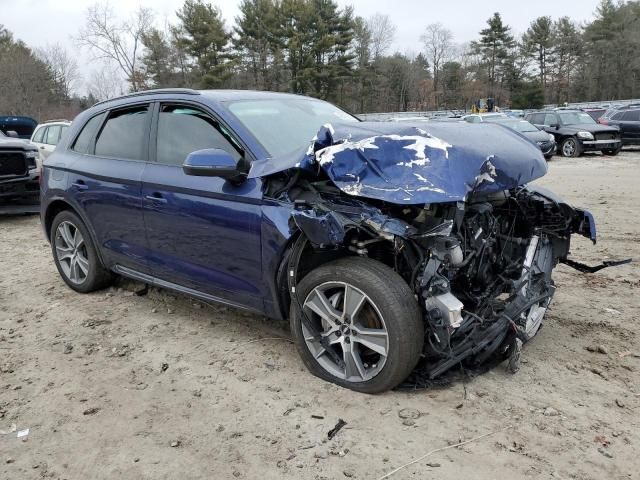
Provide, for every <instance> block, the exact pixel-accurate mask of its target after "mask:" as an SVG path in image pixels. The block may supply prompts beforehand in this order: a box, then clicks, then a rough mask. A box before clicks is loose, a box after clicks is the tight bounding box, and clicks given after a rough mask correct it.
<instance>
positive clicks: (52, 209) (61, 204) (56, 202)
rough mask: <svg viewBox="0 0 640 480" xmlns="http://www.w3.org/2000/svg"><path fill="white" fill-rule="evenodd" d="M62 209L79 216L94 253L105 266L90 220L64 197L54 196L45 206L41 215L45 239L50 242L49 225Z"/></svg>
mask: <svg viewBox="0 0 640 480" xmlns="http://www.w3.org/2000/svg"><path fill="white" fill-rule="evenodd" d="M64 211H70V212H72V213H74V214H75V215H77V216H78V217H80V220H82V222H83V223H84V225H85V227H86V228H87V231H88V232H89V235H90V236H91V241H92V242H93V244H94V245H95V246H96V248H95V250H96V255H97V256H98V259H99V260H100V263H101V264H102V266H105V263H104V259H103V258H102V251H101V250H100V248H99V244H98V242H97V240H96V236H95V233H94V231H93V228H92V225H91V222H89V221H88V219H87V218H86V216H85V215H84V214H83V213H82V212H81V211H80V209H79V208H76V207H75V206H74V205H72V204H71V203H70V202H69V201H67V200H66V199H64V198H55V199H53V200H52V201H51V202H50V203H49V204H48V205H47V207H46V210H45V212H44V215H43V217H42V222H43V227H44V231H45V235H46V236H47V241H49V242H51V226H52V225H53V220H54V219H55V218H56V216H57V215H58V214H60V213H61V212H64Z"/></svg>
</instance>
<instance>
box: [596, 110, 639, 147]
mask: <svg viewBox="0 0 640 480" xmlns="http://www.w3.org/2000/svg"><path fill="white" fill-rule="evenodd" d="M599 123H600V124H601V125H609V126H612V127H617V128H618V129H619V130H620V135H621V138H622V145H640V108H636V109H634V110H619V111H617V112H615V113H614V114H613V115H611V116H610V117H609V118H608V119H603V120H601V121H600V122H599Z"/></svg>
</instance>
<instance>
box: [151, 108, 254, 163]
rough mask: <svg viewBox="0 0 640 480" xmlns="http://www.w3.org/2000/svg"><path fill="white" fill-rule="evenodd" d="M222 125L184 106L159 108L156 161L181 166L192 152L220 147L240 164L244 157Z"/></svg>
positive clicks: (194, 109) (200, 112) (202, 113)
mask: <svg viewBox="0 0 640 480" xmlns="http://www.w3.org/2000/svg"><path fill="white" fill-rule="evenodd" d="M225 134H226V132H225V130H224V129H223V128H222V127H221V126H220V125H219V123H218V122H217V121H216V120H214V119H213V118H211V117H210V116H209V115H207V114H206V113H204V112H203V111H201V110H198V109H196V108H193V107H191V106H185V105H169V104H163V105H161V106H160V112H159V116H158V135H157V141H156V147H157V150H156V160H157V161H158V163H162V164H165V165H177V166H180V165H182V164H183V163H184V161H185V159H186V158H187V156H188V155H189V154H190V153H191V152H195V151H196V150H204V149H206V148H219V149H221V150H224V151H226V152H228V153H229V154H231V156H232V157H233V158H234V159H235V160H236V162H238V161H239V160H240V158H241V157H242V155H241V154H240V153H239V152H238V150H237V149H236V148H235V147H234V145H233V144H232V143H231V142H230V141H229V140H228V139H227V138H226V137H225Z"/></svg>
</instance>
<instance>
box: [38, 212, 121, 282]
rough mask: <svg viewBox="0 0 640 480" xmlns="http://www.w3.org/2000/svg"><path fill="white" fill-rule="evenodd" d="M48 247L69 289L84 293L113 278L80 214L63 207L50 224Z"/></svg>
mask: <svg viewBox="0 0 640 480" xmlns="http://www.w3.org/2000/svg"><path fill="white" fill-rule="evenodd" d="M50 238H51V250H52V252H53V259H54V261H55V263H56V267H57V268H58V272H59V273H60V276H61V277H62V279H63V280H64V281H65V283H66V284H67V285H69V286H70V287H71V288H72V289H74V290H76V291H77V292H82V293H87V292H92V291H94V290H98V289H100V288H104V287H106V286H107V285H109V283H110V282H111V281H112V280H113V274H112V273H111V272H110V271H109V270H107V269H105V268H104V267H103V266H102V263H101V262H100V259H99V258H98V255H97V253H96V248H95V246H94V244H93V241H92V239H91V236H90V235H89V232H88V230H87V227H86V226H85V225H84V223H83V222H82V220H80V217H78V216H77V215H76V214H75V213H73V212H71V211H69V210H65V211H62V212H60V213H59V214H58V215H56V217H55V218H54V219H53V223H52V224H51V236H50Z"/></svg>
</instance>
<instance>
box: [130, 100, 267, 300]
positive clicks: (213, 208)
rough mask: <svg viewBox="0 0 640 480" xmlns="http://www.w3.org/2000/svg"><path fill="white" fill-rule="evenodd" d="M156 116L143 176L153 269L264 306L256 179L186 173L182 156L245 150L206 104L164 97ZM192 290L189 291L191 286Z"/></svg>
mask: <svg viewBox="0 0 640 480" xmlns="http://www.w3.org/2000/svg"><path fill="white" fill-rule="evenodd" d="M157 112H158V113H157V114H156V116H155V118H154V127H153V133H152V138H156V141H155V142H153V141H152V147H151V149H150V152H151V158H150V159H151V160H155V161H152V162H150V163H149V164H148V165H147V167H146V168H145V171H144V174H143V179H142V197H143V204H144V222H145V226H146V230H147V240H148V245H149V250H150V255H149V260H150V267H151V271H152V275H154V276H155V277H157V278H159V279H161V280H163V281H166V282H170V283H172V284H177V285H180V286H182V287H184V288H186V289H190V290H195V291H197V292H200V293H205V294H207V295H210V296H213V297H216V298H217V299H219V300H223V301H226V302H228V303H231V304H235V305H241V306H245V307H249V308H254V309H258V310H261V309H262V308H263V301H262V299H263V297H264V294H265V289H266V287H265V286H264V285H263V282H262V268H261V254H260V225H261V206H260V205H261V200H262V189H261V180H260V179H250V180H247V181H245V182H244V183H242V184H241V185H237V186H236V185H233V184H231V183H228V182H226V181H225V180H223V179H221V178H216V177H197V176H189V175H186V174H185V173H184V172H183V170H182V164H183V162H184V160H185V159H186V157H187V155H188V154H189V153H191V152H193V151H196V150H202V149H205V148H220V149H223V150H226V151H228V152H229V153H231V154H232V155H233V156H234V157H235V158H236V159H237V160H238V161H239V160H240V159H241V158H242V156H243V155H244V154H243V152H242V149H241V148H239V147H238V146H234V145H237V143H236V142H234V140H233V139H232V137H231V136H230V135H229V133H228V130H226V129H225V128H224V126H222V125H221V124H220V123H219V122H218V121H216V120H215V119H214V118H213V117H212V116H211V115H209V114H208V113H206V111H205V110H204V108H202V109H201V108H198V107H194V106H193V105H181V104H172V103H163V104H159V105H158V106H157ZM191 293H193V292H191Z"/></svg>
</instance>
